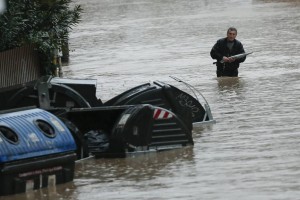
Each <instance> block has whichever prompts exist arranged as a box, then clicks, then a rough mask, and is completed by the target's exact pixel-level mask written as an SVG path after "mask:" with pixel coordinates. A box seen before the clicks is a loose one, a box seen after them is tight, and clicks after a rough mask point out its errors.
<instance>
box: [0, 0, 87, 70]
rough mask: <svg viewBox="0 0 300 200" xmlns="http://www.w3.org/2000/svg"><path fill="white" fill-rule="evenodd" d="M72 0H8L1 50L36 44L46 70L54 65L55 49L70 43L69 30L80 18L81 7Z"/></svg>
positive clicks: (1, 18)
mask: <svg viewBox="0 0 300 200" xmlns="http://www.w3.org/2000/svg"><path fill="white" fill-rule="evenodd" d="M71 1H72V0H8V4H7V11H6V12H5V13H4V14H3V15H1V16H0V51H5V50H8V49H12V48H15V47H20V46H23V45H27V44H34V45H35V46H36V47H37V49H38V50H39V52H40V53H41V55H42V58H43V61H44V68H45V70H46V71H47V74H49V73H52V72H53V69H54V68H55V65H54V63H53V62H52V60H53V56H54V49H59V50H60V49H61V48H62V45H63V44H65V43H67V41H68V36H69V31H70V29H72V27H73V26H75V25H77V24H78V23H79V20H80V13H81V12H82V9H81V7H80V5H75V6H74V8H73V9H72V10H71V9H70V8H69V5H70V3H71Z"/></svg>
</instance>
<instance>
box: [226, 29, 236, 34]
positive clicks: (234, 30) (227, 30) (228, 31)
mask: <svg viewBox="0 0 300 200" xmlns="http://www.w3.org/2000/svg"><path fill="white" fill-rule="evenodd" d="M230 31H235V32H236V34H237V30H236V28H234V27H229V29H228V30H227V33H229V32H230Z"/></svg>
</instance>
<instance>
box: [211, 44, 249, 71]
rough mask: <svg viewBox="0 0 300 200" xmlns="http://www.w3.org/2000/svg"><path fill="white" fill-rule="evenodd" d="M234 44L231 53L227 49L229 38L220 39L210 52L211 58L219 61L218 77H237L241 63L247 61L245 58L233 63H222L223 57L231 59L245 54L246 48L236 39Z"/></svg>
mask: <svg viewBox="0 0 300 200" xmlns="http://www.w3.org/2000/svg"><path fill="white" fill-rule="evenodd" d="M233 42H234V44H233V46H232V48H231V51H230V49H229V48H228V47H227V38H222V39H219V40H218V41H217V42H216V44H215V45H214V46H213V48H212V49H211V51H210V56H211V57H212V58H213V59H216V60H217V63H216V64H217V76H237V75H238V68H239V66H240V63H241V62H244V61H245V60H246V56H245V57H243V58H240V59H237V60H235V61H234V62H232V63H221V62H220V61H221V60H222V59H223V56H226V57H230V56H234V55H237V54H241V53H245V50H244V47H243V45H242V43H241V42H240V41H238V40H236V39H235V40H234V41H233Z"/></svg>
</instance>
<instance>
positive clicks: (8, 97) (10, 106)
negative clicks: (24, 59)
mask: <svg viewBox="0 0 300 200" xmlns="http://www.w3.org/2000/svg"><path fill="white" fill-rule="evenodd" d="M174 79H176V78H174ZM176 80H177V81H180V80H178V79H176ZM180 82H182V81H180ZM183 83H184V82H183ZM184 84H185V85H186V86H188V87H189V88H190V89H192V91H193V92H195V91H196V90H195V89H194V88H193V87H192V86H190V85H188V84H187V83H184ZM194 94H195V93H194ZM198 94H200V96H201V97H202V99H203V102H204V103H202V104H201V103H200V101H199V99H198V97H197V96H196V98H195V97H193V96H191V95H190V94H188V93H186V92H184V91H182V90H180V89H178V88H176V87H174V86H172V85H169V84H166V83H163V82H153V83H146V84H143V85H139V86H137V87H134V88H132V89H130V90H128V91H125V92H124V93H122V94H120V95H117V96H116V97H114V98H112V99H110V100H108V101H107V102H104V103H103V102H102V101H101V100H100V99H97V98H96V81H95V80H83V79H66V78H53V77H51V76H46V77H41V78H40V79H38V80H35V81H31V82H28V83H24V84H21V85H14V86H11V87H7V88H3V89H1V91H0V109H1V111H0V112H1V113H0V149H1V152H0V170H1V171H0V179H1V180H7V181H5V185H1V184H4V182H2V183H1V184H0V186H1V187H0V188H1V189H0V195H7V194H14V193H19V192H24V191H26V190H27V189H28V187H29V188H32V189H37V188H40V187H46V186H47V185H48V184H49V183H50V180H51V178H53V177H54V178H56V181H55V182H56V183H62V182H67V181H70V180H72V179H73V173H72V171H74V163H75V160H78V159H83V158H86V157H88V156H90V155H91V154H92V155H94V156H95V157H126V155H129V154H132V153H139V152H153V151H161V150H167V149H174V148H181V147H184V146H189V145H193V138H192V129H193V126H196V125H201V124H204V123H211V122H214V120H213V118H212V115H211V112H210V108H209V106H208V103H207V102H206V100H205V98H204V97H203V96H202V95H201V93H198ZM6 183H8V184H6Z"/></svg>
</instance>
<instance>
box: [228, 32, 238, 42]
mask: <svg viewBox="0 0 300 200" xmlns="http://www.w3.org/2000/svg"><path fill="white" fill-rule="evenodd" d="M235 37H236V32H235V31H228V33H227V40H229V41H233V40H234V39H235Z"/></svg>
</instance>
